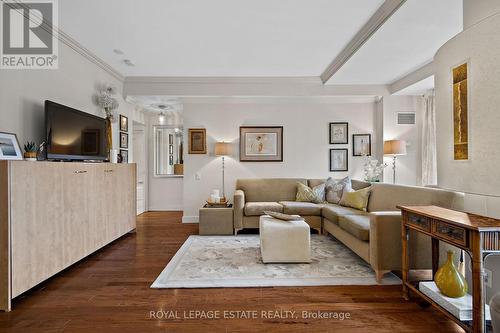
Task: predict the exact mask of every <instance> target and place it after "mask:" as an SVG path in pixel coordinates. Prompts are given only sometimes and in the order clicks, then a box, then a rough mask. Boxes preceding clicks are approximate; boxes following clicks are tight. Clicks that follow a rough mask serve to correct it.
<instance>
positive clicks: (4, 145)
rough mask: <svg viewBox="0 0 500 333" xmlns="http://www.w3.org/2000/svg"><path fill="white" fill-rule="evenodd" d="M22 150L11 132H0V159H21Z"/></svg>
mask: <svg viewBox="0 0 500 333" xmlns="http://www.w3.org/2000/svg"><path fill="white" fill-rule="evenodd" d="M22 159H23V152H22V151H21V147H20V146H19V141H17V136H16V135H15V134H13V133H6V132H0V160H22Z"/></svg>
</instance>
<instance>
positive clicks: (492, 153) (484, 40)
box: [434, 14, 500, 195]
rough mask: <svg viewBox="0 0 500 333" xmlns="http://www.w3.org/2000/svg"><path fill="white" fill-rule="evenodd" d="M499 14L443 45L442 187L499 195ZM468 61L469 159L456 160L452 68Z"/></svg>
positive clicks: (439, 72) (439, 63)
mask: <svg viewBox="0 0 500 333" xmlns="http://www.w3.org/2000/svg"><path fill="white" fill-rule="evenodd" d="M498 31H500V14H497V15H495V16H494V17H492V18H490V19H488V20H484V21H482V22H480V23H479V24H476V25H474V26H472V27H471V28H469V29H467V30H465V31H464V32H462V33H460V34H458V35H457V36H456V37H455V38H453V39H452V40H450V41H449V42H448V43H446V44H445V45H444V46H443V47H441V48H440V49H439V51H438V52H437V53H436V56H435V58H434V63H435V65H436V76H435V79H436V126H437V153H438V160H437V162H438V182H439V186H441V187H445V188H450V189H456V190H461V191H465V192H470V193H477V194H483V195H485V194H486V195H500V177H498V175H499V167H498V166H499V165H500V154H499V152H500V150H499V146H498V143H499V142H500V130H499V127H498V126H499V124H500V112H499V109H498V106H499V105H500V94H499V89H500V34H499V33H498ZM465 61H469V63H470V64H469V81H468V87H469V160H468V161H455V160H453V118H452V117H453V113H452V84H451V82H452V76H451V69H452V68H453V67H455V66H456V65H459V64H461V63H463V62H465Z"/></svg>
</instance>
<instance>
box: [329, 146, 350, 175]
mask: <svg viewBox="0 0 500 333" xmlns="http://www.w3.org/2000/svg"><path fill="white" fill-rule="evenodd" d="M348 160H349V154H348V150H347V148H334V149H330V172H338V171H348V170H349V165H348V163H349V162H348Z"/></svg>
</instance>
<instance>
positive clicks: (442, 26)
mask: <svg viewBox="0 0 500 333" xmlns="http://www.w3.org/2000/svg"><path fill="white" fill-rule="evenodd" d="M462 8H463V5H462V0H438V1H436V0H407V1H406V2H405V3H404V4H403V5H402V6H401V8H400V9H399V10H398V11H397V12H396V13H395V14H394V15H393V16H392V17H391V18H390V19H389V20H388V21H387V22H386V23H385V24H384V25H383V26H382V27H381V28H380V29H379V30H378V31H377V32H376V33H375V34H374V35H373V36H372V37H371V39H370V40H368V42H367V43H366V44H365V45H363V47H362V48H361V49H360V50H359V51H358V52H357V53H356V54H355V55H354V56H353V57H352V58H351V59H350V60H349V61H348V62H347V63H346V64H345V65H344V66H343V67H342V68H341V69H340V70H339V71H338V72H337V73H336V74H335V75H334V76H333V77H332V78H331V79H330V80H329V81H328V83H329V84H388V83H392V82H394V81H396V80H398V79H400V78H401V77H404V76H405V75H407V74H409V73H411V72H413V71H414V70H416V69H418V68H420V67H422V66H423V65H425V64H427V63H429V62H431V61H432V59H433V58H434V54H435V53H436V51H437V50H438V49H439V48H440V47H441V46H442V45H443V44H444V43H445V42H447V41H448V40H449V39H450V38H452V37H453V36H455V35H456V34H458V33H459V32H460V31H462V27H463V23H462V22H463V15H462Z"/></svg>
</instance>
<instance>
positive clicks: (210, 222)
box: [199, 205, 234, 235]
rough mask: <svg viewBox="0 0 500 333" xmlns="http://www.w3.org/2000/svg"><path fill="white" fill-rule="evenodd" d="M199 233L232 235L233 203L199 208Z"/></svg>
mask: <svg viewBox="0 0 500 333" xmlns="http://www.w3.org/2000/svg"><path fill="white" fill-rule="evenodd" d="M199 216H200V225H199V228H200V235H233V234H234V229H233V205H228V206H227V207H222V208H221V207H207V205H205V206H203V208H200V212H199Z"/></svg>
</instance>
